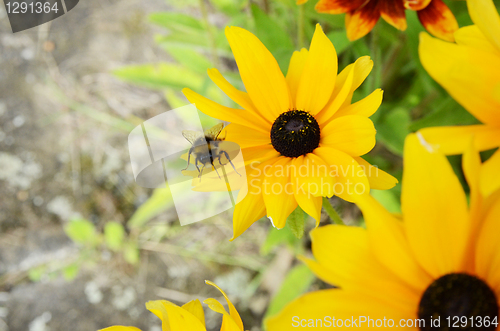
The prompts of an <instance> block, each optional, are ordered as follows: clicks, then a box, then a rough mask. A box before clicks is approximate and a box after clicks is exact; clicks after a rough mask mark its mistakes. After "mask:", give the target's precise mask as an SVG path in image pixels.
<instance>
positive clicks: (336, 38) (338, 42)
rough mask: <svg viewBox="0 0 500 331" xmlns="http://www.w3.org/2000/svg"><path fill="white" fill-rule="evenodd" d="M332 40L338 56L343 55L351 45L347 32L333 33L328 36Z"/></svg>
mask: <svg viewBox="0 0 500 331" xmlns="http://www.w3.org/2000/svg"><path fill="white" fill-rule="evenodd" d="M326 36H327V37H328V39H330V40H331V42H332V44H333V46H335V50H336V51H337V55H340V54H342V52H344V51H345V50H346V49H347V48H348V47H349V46H350V45H351V42H350V41H349V39H347V34H346V33H345V31H332V32H330V33H328V34H327V35H326Z"/></svg>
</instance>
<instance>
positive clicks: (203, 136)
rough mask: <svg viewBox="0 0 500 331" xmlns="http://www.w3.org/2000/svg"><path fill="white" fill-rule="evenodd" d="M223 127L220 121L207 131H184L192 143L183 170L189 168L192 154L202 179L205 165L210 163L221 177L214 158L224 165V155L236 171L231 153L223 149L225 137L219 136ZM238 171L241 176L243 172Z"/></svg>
mask: <svg viewBox="0 0 500 331" xmlns="http://www.w3.org/2000/svg"><path fill="white" fill-rule="evenodd" d="M223 128H224V123H219V124H217V125H215V126H214V127H212V128H210V129H208V130H206V131H205V132H198V131H191V130H184V131H182V135H183V136H184V138H186V139H187V141H189V142H190V143H191V145H192V146H191V148H190V149H189V153H188V159H187V166H186V168H185V169H183V170H187V168H189V164H190V163H189V162H190V159H191V154H192V155H193V157H194V159H195V161H194V165H195V167H196V169H198V172H199V175H198V178H199V179H200V181H201V174H202V173H203V169H205V166H206V165H207V164H210V165H211V167H212V168H213V169H215V172H216V173H217V176H219V178H220V175H219V172H218V171H217V167H216V166H215V165H214V160H215V159H217V161H219V164H220V166H222V163H221V157H222V156H223V155H224V156H225V157H226V159H227V160H228V161H229V163H230V164H231V166H232V167H233V169H234V171H236V168H235V167H234V164H233V163H232V162H231V159H230V158H229V154H228V153H227V151H225V150H224V149H223V147H224V145H223V142H224V138H219V135H220V133H221V132H222V129H223ZM198 163H201V164H202V165H203V167H202V168H201V170H200V168H199V167H198ZM236 173H237V174H238V175H240V176H241V174H240V173H238V171H236Z"/></svg>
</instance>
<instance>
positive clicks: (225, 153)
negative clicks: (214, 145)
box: [219, 151, 241, 177]
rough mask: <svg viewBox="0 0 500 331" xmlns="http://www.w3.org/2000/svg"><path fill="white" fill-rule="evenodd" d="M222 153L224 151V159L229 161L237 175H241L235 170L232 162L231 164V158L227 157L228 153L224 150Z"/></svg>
mask: <svg viewBox="0 0 500 331" xmlns="http://www.w3.org/2000/svg"><path fill="white" fill-rule="evenodd" d="M222 153H224V155H225V156H226V159H227V160H228V161H229V163H230V164H231V166H232V167H233V169H234V171H236V173H237V174H238V175H240V177H241V174H240V173H239V172H238V170H236V168H235V167H234V164H233V162H231V159H230V158H229V155H228V154H227V152H226V151H222ZM219 162H220V161H219Z"/></svg>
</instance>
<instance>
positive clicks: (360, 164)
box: [183, 24, 397, 239]
mask: <svg viewBox="0 0 500 331" xmlns="http://www.w3.org/2000/svg"><path fill="white" fill-rule="evenodd" d="M226 37H227V39H228V41H229V44H230V46H231V49H232V51H233V54H234V57H235V59H236V63H237V65H238V69H239V72H240V75H241V79H242V80H243V83H244V85H245V88H246V90H247V92H243V91H240V90H237V89H236V88H234V87H233V86H232V85H231V84H229V82H228V81H227V80H225V79H224V77H223V76H222V75H221V74H220V73H219V71H218V70H217V69H210V70H209V71H208V74H209V76H210V78H211V79H212V80H213V81H214V82H215V83H216V84H217V85H218V86H219V88H221V89H222V90H223V91H224V92H225V93H226V94H227V95H228V96H229V97H230V98H231V99H232V100H234V101H235V102H236V103H237V104H239V105H240V106H241V107H242V108H243V109H232V108H228V107H224V106H221V105H219V104H217V103H215V102H213V101H211V100H208V99H207V98H205V97H203V96H201V95H199V94H197V93H195V92H193V91H192V90H190V89H184V90H183V92H184V94H185V96H186V97H187V98H188V100H189V101H190V102H192V103H194V104H195V105H196V107H197V108H198V109H199V110H201V111H202V112H204V113H205V114H207V115H210V116H212V117H215V118H217V119H220V120H223V121H227V122H231V124H229V125H228V126H227V127H226V129H225V134H226V140H227V141H233V142H236V143H237V144H239V145H240V147H241V148H242V153H243V158H244V160H245V164H247V177H248V183H249V188H248V194H246V193H247V192H243V193H241V192H240V194H242V195H244V194H246V196H245V198H244V199H243V200H242V201H241V202H239V203H238V204H237V205H236V207H235V211H234V216H233V239H234V238H236V237H238V236H239V235H241V234H242V233H243V232H244V231H245V230H246V229H248V227H249V226H250V225H252V224H253V223H254V222H255V221H257V220H258V219H260V218H261V217H263V216H265V215H267V216H268V218H269V219H270V220H271V222H272V223H273V225H274V226H275V227H277V228H279V229H281V228H283V227H284V226H285V223H286V219H287V217H288V216H289V215H290V213H291V212H292V211H293V210H294V209H295V208H296V207H297V206H300V207H301V208H302V209H303V210H304V211H305V212H306V213H308V214H309V215H310V216H311V217H313V218H314V219H316V222H319V218H320V214H321V206H322V196H329V197H331V196H332V195H334V194H335V195H337V196H339V197H341V198H343V199H345V200H348V201H355V200H356V198H357V196H359V195H363V194H368V191H369V189H370V188H374V189H389V188H391V187H393V186H394V185H395V184H396V182H397V180H396V179H395V178H393V177H392V176H390V175H388V174H386V173H384V172H383V171H381V170H379V169H378V168H376V167H373V166H371V165H370V164H368V163H367V162H366V161H365V160H363V159H362V158H361V157H360V156H362V155H364V154H366V153H368V152H369V151H370V150H371V149H372V148H373V147H374V145H375V133H376V132H375V128H374V126H373V123H372V121H371V120H370V119H369V118H368V117H369V116H371V115H372V114H373V113H374V112H375V111H376V110H377V109H378V107H379V106H380V104H381V102H382V90H380V89H378V90H376V91H374V92H373V93H372V94H370V95H369V96H367V97H366V98H364V99H363V100H361V101H358V102H356V103H353V104H351V99H352V95H353V92H354V90H356V89H357V88H358V87H359V86H360V85H361V83H362V82H363V81H364V80H365V78H366V77H367V76H368V74H369V73H370V71H371V69H372V67H373V62H372V61H371V60H370V59H369V57H362V58H360V59H358V60H357V61H356V63H354V64H351V65H349V66H347V67H346V68H345V69H344V70H343V71H342V72H341V73H340V74H338V75H337V69H338V68H337V54H336V52H335V48H334V46H333V45H332V43H331V41H330V40H329V39H328V38H327V37H326V35H325V34H324V33H323V30H322V29H321V27H320V25H319V24H318V25H317V26H316V31H315V33H314V36H313V39H312V42H311V46H310V49H309V50H307V49H302V50H301V51H296V52H294V54H293V56H292V58H291V60H290V65H289V67H288V73H287V75H286V77H285V76H284V75H283V74H282V72H281V70H280V68H279V66H278V63H277V62H276V60H275V59H274V57H273V56H272V55H271V53H270V52H269V51H268V50H267V49H266V47H265V46H264V45H263V44H262V43H261V42H260V41H259V39H258V38H257V37H256V36H255V35H253V34H252V33H250V32H248V31H247V30H244V29H242V28H238V27H227V28H226ZM242 191H244V190H242ZM240 200H241V199H238V201H240Z"/></svg>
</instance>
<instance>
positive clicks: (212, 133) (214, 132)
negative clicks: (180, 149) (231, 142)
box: [205, 123, 224, 140]
mask: <svg viewBox="0 0 500 331" xmlns="http://www.w3.org/2000/svg"><path fill="white" fill-rule="evenodd" d="M223 128H224V123H219V124H217V125H215V126H213V127H211V128H210V129H208V130H206V131H205V137H207V138H210V139H211V140H217V137H218V136H219V134H220V132H221V131H222V129H223Z"/></svg>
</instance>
